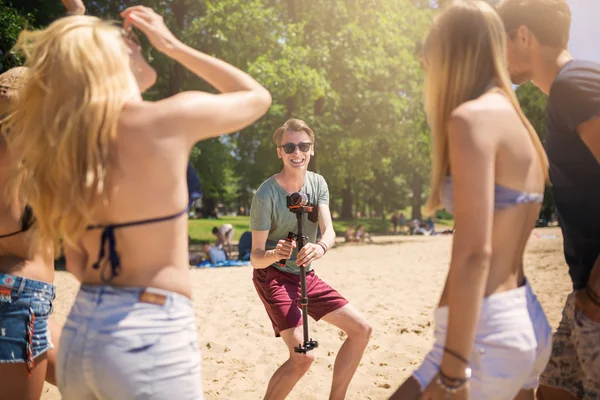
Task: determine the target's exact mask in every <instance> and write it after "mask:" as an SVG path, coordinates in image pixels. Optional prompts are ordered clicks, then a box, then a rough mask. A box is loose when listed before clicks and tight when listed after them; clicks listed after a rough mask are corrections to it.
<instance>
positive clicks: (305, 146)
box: [279, 142, 312, 154]
mask: <svg viewBox="0 0 600 400" xmlns="http://www.w3.org/2000/svg"><path fill="white" fill-rule="evenodd" d="M311 146H312V143H310V142H302V143H298V144H294V143H286V144H284V145H282V146H279V147H281V148H282V149H283V151H285V154H292V153H293V152H294V151H296V147H297V148H299V149H300V151H301V152H303V153H306V152H308V151H309V150H310V148H311Z"/></svg>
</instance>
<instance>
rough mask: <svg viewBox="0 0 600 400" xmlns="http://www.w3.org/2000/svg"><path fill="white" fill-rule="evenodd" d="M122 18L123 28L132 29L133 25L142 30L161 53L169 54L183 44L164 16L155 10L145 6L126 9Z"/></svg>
mask: <svg viewBox="0 0 600 400" xmlns="http://www.w3.org/2000/svg"><path fill="white" fill-rule="evenodd" d="M121 17H123V18H124V19H125V22H124V24H123V27H124V28H125V30H127V29H130V28H131V25H133V26H135V27H136V28H138V29H139V30H141V31H142V32H143V33H144V35H146V37H147V38H148V40H149V41H150V43H151V44H152V46H154V48H155V49H156V50H158V51H160V52H161V53H164V54H167V55H168V52H169V51H171V50H173V49H175V48H176V47H177V45H179V44H181V42H180V41H179V40H178V39H177V38H176V37H175V35H173V33H171V31H170V30H169V28H167V26H166V25H165V21H164V19H163V17H162V15H159V14H157V13H156V12H154V10H153V9H151V8H148V7H144V6H134V7H129V8H126V9H125V10H124V11H123V12H122V13H121Z"/></svg>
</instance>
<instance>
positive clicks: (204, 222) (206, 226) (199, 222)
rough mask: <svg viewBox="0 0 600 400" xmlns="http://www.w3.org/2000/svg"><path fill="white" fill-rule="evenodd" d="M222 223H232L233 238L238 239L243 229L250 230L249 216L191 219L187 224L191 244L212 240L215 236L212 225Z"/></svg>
mask: <svg viewBox="0 0 600 400" xmlns="http://www.w3.org/2000/svg"><path fill="white" fill-rule="evenodd" d="M223 224H231V225H233V229H235V234H234V240H235V241H238V240H240V236H242V233H244V232H245V231H249V230H250V217H245V216H238V217H221V218H219V219H191V220H190V221H189V225H188V232H189V234H190V236H191V238H192V243H193V244H204V243H209V242H214V241H215V239H216V237H215V235H213V234H212V230H213V228H214V227H217V228H218V227H219V226H221V225H223Z"/></svg>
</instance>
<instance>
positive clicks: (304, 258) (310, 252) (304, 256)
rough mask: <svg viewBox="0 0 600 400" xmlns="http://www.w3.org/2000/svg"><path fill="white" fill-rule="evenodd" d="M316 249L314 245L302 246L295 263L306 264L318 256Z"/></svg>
mask: <svg viewBox="0 0 600 400" xmlns="http://www.w3.org/2000/svg"><path fill="white" fill-rule="evenodd" d="M317 251H318V249H317V248H316V247H315V246H304V247H303V248H302V249H301V250H300V252H299V253H298V257H297V258H296V265H308V264H310V263H311V262H313V261H315V260H316V259H317V257H318V252H317Z"/></svg>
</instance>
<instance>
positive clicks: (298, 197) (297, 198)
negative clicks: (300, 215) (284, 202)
mask: <svg viewBox="0 0 600 400" xmlns="http://www.w3.org/2000/svg"><path fill="white" fill-rule="evenodd" d="M290 201H291V203H292V205H294V206H300V207H303V206H305V205H307V204H308V196H307V195H306V193H301V192H296V193H292V194H291V195H290Z"/></svg>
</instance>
